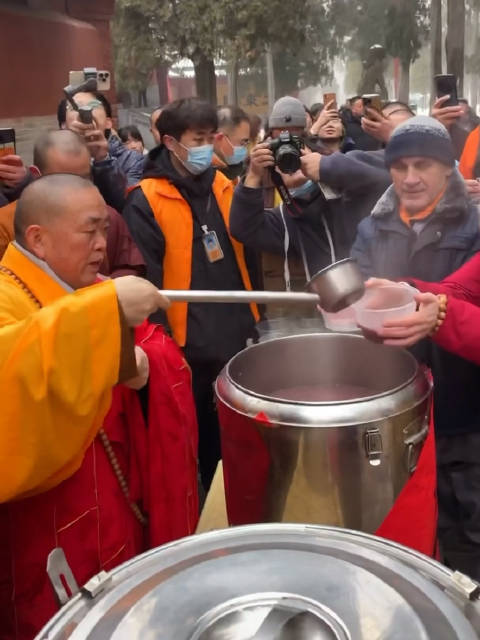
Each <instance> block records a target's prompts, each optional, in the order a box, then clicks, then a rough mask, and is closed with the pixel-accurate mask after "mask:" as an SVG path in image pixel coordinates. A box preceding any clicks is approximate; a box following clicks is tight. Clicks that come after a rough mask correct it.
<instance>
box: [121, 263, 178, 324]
mask: <svg viewBox="0 0 480 640" xmlns="http://www.w3.org/2000/svg"><path fill="white" fill-rule="evenodd" d="M113 282H114V285H115V289H116V290H117V298H118V303H119V305H120V307H121V309H122V311H123V315H124V316H125V319H126V321H127V324H128V326H129V327H136V326H138V325H139V324H141V323H142V322H143V321H144V320H145V318H148V316H149V315H150V314H152V313H154V312H155V311H158V310H159V309H168V307H169V306H170V302H169V300H168V299H167V298H165V296H162V294H161V293H160V292H159V291H158V289H157V288H156V287H155V286H154V285H153V284H152V283H151V282H148V280H144V279H143V278H138V277H137V276H123V277H122V278H115V279H114V281H113Z"/></svg>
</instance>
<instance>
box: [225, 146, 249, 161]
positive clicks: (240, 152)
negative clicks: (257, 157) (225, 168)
mask: <svg viewBox="0 0 480 640" xmlns="http://www.w3.org/2000/svg"><path fill="white" fill-rule="evenodd" d="M247 154H248V151H247V147H233V153H232V155H231V156H225V162H226V163H227V164H228V165H234V164H240V163H241V162H245V160H246V159H247Z"/></svg>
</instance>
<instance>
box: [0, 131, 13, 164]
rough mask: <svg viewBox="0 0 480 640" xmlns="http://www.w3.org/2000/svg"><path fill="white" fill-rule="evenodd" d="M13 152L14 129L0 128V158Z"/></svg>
mask: <svg viewBox="0 0 480 640" xmlns="http://www.w3.org/2000/svg"><path fill="white" fill-rule="evenodd" d="M15 154H16V144H15V129H11V128H8V129H0V158H1V157H2V156H10V155H15Z"/></svg>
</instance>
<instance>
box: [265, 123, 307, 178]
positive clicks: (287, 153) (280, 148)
mask: <svg viewBox="0 0 480 640" xmlns="http://www.w3.org/2000/svg"><path fill="white" fill-rule="evenodd" d="M302 148H303V141H302V139H301V138H299V137H298V136H294V135H292V134H291V133H289V132H288V131H282V132H281V134H280V135H279V136H278V138H274V139H273V140H271V141H270V145H269V149H270V150H271V151H273V154H274V158H275V166H277V167H278V168H279V169H280V171H281V172H282V173H288V174H291V173H295V172H296V171H298V170H299V169H300V166H301V165H300V158H301V156H302V153H301V150H302Z"/></svg>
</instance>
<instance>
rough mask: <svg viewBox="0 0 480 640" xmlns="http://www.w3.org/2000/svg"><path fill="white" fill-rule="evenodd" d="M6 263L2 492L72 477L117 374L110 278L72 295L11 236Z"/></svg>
mask: <svg viewBox="0 0 480 640" xmlns="http://www.w3.org/2000/svg"><path fill="white" fill-rule="evenodd" d="M0 265H2V266H3V267H6V268H7V269H9V270H11V271H13V272H14V273H15V274H16V275H17V276H18V277H19V278H20V279H21V280H22V281H23V282H24V283H25V284H26V285H27V287H28V288H29V290H30V291H31V292H32V293H33V294H34V296H35V297H36V298H37V299H38V300H39V301H40V303H41V304H42V307H43V308H42V309H38V306H37V305H36V304H35V302H34V301H33V300H32V299H31V296H29V294H28V293H27V292H25V291H24V290H23V289H22V287H21V285H20V284H18V283H17V282H15V280H14V279H13V278H12V277H11V276H10V275H7V274H5V273H3V272H1V271H0V390H1V398H2V403H1V404H2V406H1V410H0V459H1V464H0V501H1V502H3V501H7V500H12V499H15V498H19V497H25V496H27V495H29V494H32V493H38V492H40V491H45V490H47V489H49V488H51V487H53V486H56V485H57V484H59V483H60V482H62V481H63V480H65V479H66V478H68V477H69V476H71V475H72V474H73V473H74V472H75V471H76V470H77V469H78V468H79V466H80V464H81V462H82V459H83V456H84V453H85V451H86V449H87V447H88V446H89V445H90V444H91V442H92V440H93V439H94V437H95V435H96V434H97V432H98V430H99V429H100V428H101V426H102V422H103V418H104V417H105V414H106V413H107V411H108V409H109V407H110V402H111V389H112V387H113V386H114V385H115V384H116V382H117V380H118V374H119V363H120V345H121V329H120V318H119V310H118V302H117V296H116V292H115V286H114V283H113V282H112V281H106V282H103V283H101V284H96V285H94V286H92V287H87V288H85V289H81V290H78V291H76V292H75V293H72V294H66V293H65V290H64V288H63V287H62V286H61V285H60V284H59V283H58V282H56V281H55V280H54V279H53V278H52V277H50V276H49V275H48V274H47V273H46V272H45V271H44V270H42V268H40V266H37V265H36V264H35V263H34V262H32V261H31V260H29V259H28V257H26V256H25V255H24V254H23V253H21V252H20V251H19V250H18V249H16V247H15V246H14V245H9V247H8V249H7V251H6V253H5V255H4V257H3V259H2V261H1V262H0Z"/></svg>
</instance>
